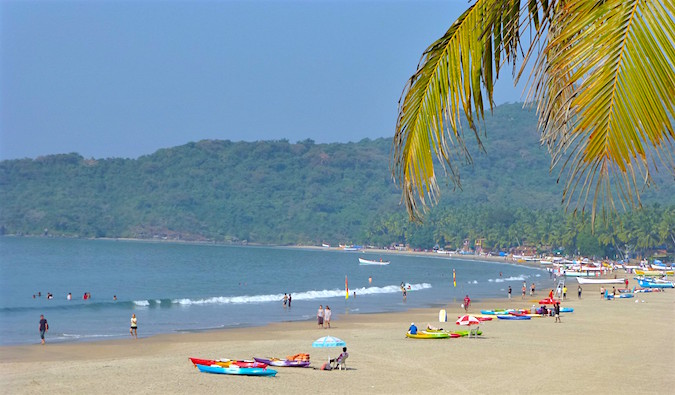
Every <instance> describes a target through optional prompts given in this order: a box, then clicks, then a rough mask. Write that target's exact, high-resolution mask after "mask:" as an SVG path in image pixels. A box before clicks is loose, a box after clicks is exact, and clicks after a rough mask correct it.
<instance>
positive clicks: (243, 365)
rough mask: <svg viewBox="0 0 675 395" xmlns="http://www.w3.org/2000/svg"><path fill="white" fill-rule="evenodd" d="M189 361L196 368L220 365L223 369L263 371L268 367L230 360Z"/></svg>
mask: <svg viewBox="0 0 675 395" xmlns="http://www.w3.org/2000/svg"><path fill="white" fill-rule="evenodd" d="M189 359H190V361H191V362H192V363H193V364H194V365H195V367H196V366H197V365H205V366H211V365H218V366H222V367H228V366H231V365H236V366H239V367H240V368H263V369H264V368H266V367H267V364H264V363H262V362H257V361H244V360H229V359H228V360H224V361H217V360H215V359H201V358H189Z"/></svg>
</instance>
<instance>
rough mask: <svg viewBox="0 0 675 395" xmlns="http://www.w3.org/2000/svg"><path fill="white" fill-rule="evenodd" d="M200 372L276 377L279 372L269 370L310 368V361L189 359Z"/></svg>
mask: <svg viewBox="0 0 675 395" xmlns="http://www.w3.org/2000/svg"><path fill="white" fill-rule="evenodd" d="M189 359H190V361H191V362H192V363H193V364H194V365H195V367H196V368H197V369H199V371H200V372H203V373H215V374H231V375H243V376H274V375H276V374H277V371H276V370H274V369H269V368H268V366H275V367H299V368H305V367H308V366H309V360H293V359H281V358H256V357H254V358H253V360H231V359H202V358H189Z"/></svg>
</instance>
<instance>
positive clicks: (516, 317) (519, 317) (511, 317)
mask: <svg viewBox="0 0 675 395" xmlns="http://www.w3.org/2000/svg"><path fill="white" fill-rule="evenodd" d="M497 318H499V319H500V320H529V319H531V318H532V317H528V316H526V315H498V316H497Z"/></svg>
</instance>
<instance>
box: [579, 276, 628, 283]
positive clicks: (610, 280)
mask: <svg viewBox="0 0 675 395" xmlns="http://www.w3.org/2000/svg"><path fill="white" fill-rule="evenodd" d="M577 281H578V282H579V284H623V283H625V282H626V279H623V278H584V277H577Z"/></svg>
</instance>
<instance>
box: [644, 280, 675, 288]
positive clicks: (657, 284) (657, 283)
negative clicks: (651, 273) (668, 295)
mask: <svg viewBox="0 0 675 395" xmlns="http://www.w3.org/2000/svg"><path fill="white" fill-rule="evenodd" d="M638 284H640V286H641V287H642V288H675V284H673V282H672V281H663V280H642V279H639V280H638Z"/></svg>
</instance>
